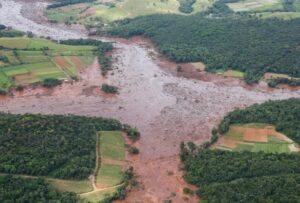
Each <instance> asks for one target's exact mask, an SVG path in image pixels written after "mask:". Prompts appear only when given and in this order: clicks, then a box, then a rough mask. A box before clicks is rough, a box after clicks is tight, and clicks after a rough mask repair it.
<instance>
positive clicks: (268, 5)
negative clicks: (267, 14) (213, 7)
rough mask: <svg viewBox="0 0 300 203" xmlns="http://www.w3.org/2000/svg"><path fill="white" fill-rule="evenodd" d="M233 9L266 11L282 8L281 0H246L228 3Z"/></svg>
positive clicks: (236, 10)
mask: <svg viewBox="0 0 300 203" xmlns="http://www.w3.org/2000/svg"><path fill="white" fill-rule="evenodd" d="M227 5H228V6H229V8H231V9H232V10H233V11H235V12H238V11H264V10H274V9H282V5H281V1H280V0H260V1H258V0H244V1H239V2H237V3H228V4H227Z"/></svg>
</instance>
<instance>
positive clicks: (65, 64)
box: [53, 57, 70, 69]
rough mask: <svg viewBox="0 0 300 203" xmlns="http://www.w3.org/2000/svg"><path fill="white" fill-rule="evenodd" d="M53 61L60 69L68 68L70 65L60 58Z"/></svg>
mask: <svg viewBox="0 0 300 203" xmlns="http://www.w3.org/2000/svg"><path fill="white" fill-rule="evenodd" d="M53 61H54V63H55V64H57V65H58V66H59V67H60V68H62V69H65V68H68V67H70V64H69V63H68V62H67V61H66V60H65V59H64V58H62V57H55V58H53Z"/></svg>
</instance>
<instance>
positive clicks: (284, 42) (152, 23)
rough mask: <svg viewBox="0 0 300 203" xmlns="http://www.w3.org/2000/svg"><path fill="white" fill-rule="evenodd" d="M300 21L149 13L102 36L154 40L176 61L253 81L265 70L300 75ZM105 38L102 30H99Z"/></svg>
mask: <svg viewBox="0 0 300 203" xmlns="http://www.w3.org/2000/svg"><path fill="white" fill-rule="evenodd" d="M299 24H300V20H299V19H295V20H289V21H284V20H279V19H265V20H262V19H258V18H255V17H252V18H250V17H247V18H246V17H245V18H241V17H227V18H206V17H203V16H202V14H196V15H192V16H180V15H172V14H168V15H150V16H141V17H138V18H135V19H131V20H129V19H126V20H122V21H119V22H117V23H115V24H113V25H112V27H111V28H109V29H108V30H107V31H106V32H105V33H104V34H108V35H113V36H119V37H132V36H136V35H142V36H144V37H148V38H150V39H151V40H152V41H153V42H154V43H155V44H156V45H157V46H158V48H159V50H160V52H161V53H163V54H164V55H166V56H167V57H169V58H170V59H172V60H174V61H176V62H195V61H202V62H204V63H205V64H206V65H207V68H206V70H208V71H211V72H216V71H217V70H228V69H233V70H239V71H243V72H245V80H246V82H248V83H254V82H257V81H259V80H260V79H261V77H262V76H263V74H264V73H265V72H274V73H283V74H288V75H290V76H293V77H300V57H298V56H299V55H300V49H299V40H300V26H299ZM99 33H101V34H103V32H99Z"/></svg>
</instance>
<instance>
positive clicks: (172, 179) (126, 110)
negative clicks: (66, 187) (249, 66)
mask: <svg viewBox="0 0 300 203" xmlns="http://www.w3.org/2000/svg"><path fill="white" fill-rule="evenodd" d="M0 3H1V8H0V24H5V25H7V26H11V27H14V28H16V29H19V30H22V31H31V32H33V33H35V34H36V35H39V36H50V37H52V38H53V39H67V38H80V37H82V38H84V37H86V35H85V34H84V33H82V32H78V31H77V30H67V29H63V28H61V27H59V26H58V27H55V26H54V25H48V24H38V23H37V22H35V21H33V20H30V19H29V18H25V17H24V16H23V15H22V13H23V14H24V13H26V12H31V11H30V7H28V6H24V4H22V3H21V2H19V1H13V0H0ZM35 3H36V2H35ZM22 8H23V11H22V12H21V10H22ZM40 8H43V6H40ZM26 9H28V10H26ZM25 16H26V15H25ZM115 47H116V50H115V51H114V53H113V59H114V65H113V66H114V70H113V71H112V72H111V73H110V74H109V75H108V77H107V78H103V77H101V74H100V70H99V64H98V63H97V60H95V62H94V63H93V64H92V65H91V66H90V67H89V68H87V69H86V71H85V72H84V73H82V75H81V78H82V80H81V81H79V82H76V83H74V84H64V85H62V86H60V87H57V88H55V89H53V90H45V89H42V88H35V89H27V90H25V91H24V92H23V93H22V94H19V93H15V95H14V96H11V97H5V98H2V99H1V100H0V111H3V112H11V113H42V114H77V115H86V116H103V117H112V118H116V119H119V120H120V121H121V122H123V123H128V124H130V125H132V126H136V127H137V128H138V129H139V130H140V131H141V133H142V137H141V140H140V141H139V143H138V145H139V148H140V155H139V156H138V157H137V158H136V159H135V160H134V161H133V162H132V165H133V167H134V169H135V172H136V174H137V175H138V180H139V182H140V183H141V184H140V188H139V189H137V190H135V191H132V192H130V193H129V195H128V197H127V199H126V202H137V201H140V202H149V203H150V202H153V203H157V202H163V201H164V200H165V199H167V198H168V197H170V196H171V193H172V192H176V196H175V197H172V198H171V199H172V200H173V202H176V203H177V202H178V203H179V202H183V197H184V194H183V193H182V188H183V187H184V185H185V183H184V181H183V180H182V178H181V176H182V172H181V171H180V170H179V164H180V161H179V157H178V153H179V144H180V142H181V141H194V142H196V143H198V144H200V143H202V142H204V141H206V140H208V139H209V138H210V131H211V129H212V127H213V126H216V125H217V124H218V123H219V122H220V120H221V119H222V117H223V116H224V115H225V114H226V113H228V112H230V111H232V110H233V109H235V108H241V107H245V106H249V105H251V104H254V103H262V102H264V101H267V100H275V99H287V98H290V97H298V98H300V91H289V90H282V89H276V90H274V91H264V90H263V89H260V88H253V89H252V90H249V89H247V88H244V87H241V86H239V85H238V83H237V84H235V83H233V84H232V83H230V84H226V83H224V84H222V83H219V82H216V81H214V82H204V81H200V80H192V79H185V78H179V77H176V76H173V75H172V74H170V73H168V72H166V71H164V70H163V69H161V68H160V67H159V66H158V65H157V64H158V63H157V61H158V60H160V59H159V58H154V59H153V57H150V55H149V48H146V46H145V45H144V44H143V43H142V42H139V43H137V42H128V43H123V42H120V41H118V42H116V43H115ZM150 51H151V52H154V51H155V50H154V49H153V48H150ZM103 82H106V83H111V84H113V85H116V86H118V87H119V88H120V93H119V94H118V95H116V96H107V95H104V94H103V93H102V92H101V91H100V89H99V86H100V85H101V84H102V83H103ZM188 202H197V200H195V199H190V200H189V201H188Z"/></svg>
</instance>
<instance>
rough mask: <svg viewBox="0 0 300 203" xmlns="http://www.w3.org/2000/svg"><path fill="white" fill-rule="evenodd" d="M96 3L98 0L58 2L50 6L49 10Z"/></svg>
mask: <svg viewBox="0 0 300 203" xmlns="http://www.w3.org/2000/svg"><path fill="white" fill-rule="evenodd" d="M94 1H96V0H56V2H55V3H53V4H50V5H48V6H47V9H51V8H59V7H62V6H68V5H73V4H79V3H90V2H94Z"/></svg>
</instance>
